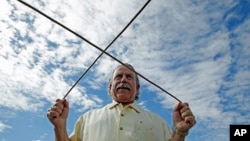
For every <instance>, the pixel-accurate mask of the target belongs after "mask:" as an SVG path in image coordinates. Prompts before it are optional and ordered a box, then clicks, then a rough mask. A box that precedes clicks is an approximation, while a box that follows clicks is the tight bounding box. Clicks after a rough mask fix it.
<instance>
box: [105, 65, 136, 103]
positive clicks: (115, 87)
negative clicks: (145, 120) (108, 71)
mask: <svg viewBox="0 0 250 141" xmlns="http://www.w3.org/2000/svg"><path fill="white" fill-rule="evenodd" d="M122 83H123V85H122ZM124 83H125V84H124ZM139 88H140V85H139V84H137V82H136V76H135V73H134V72H133V71H131V70H130V69H128V68H127V67H125V66H120V67H118V68H117V69H116V70H115V72H114V74H113V77H112V79H111V82H110V85H109V90H110V94H111V97H112V99H113V100H115V101H117V102H120V103H123V104H129V103H132V102H134V100H135V96H136V94H137V93H138V92H139Z"/></svg>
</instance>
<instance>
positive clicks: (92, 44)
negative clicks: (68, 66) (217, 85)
mask: <svg viewBox="0 0 250 141" xmlns="http://www.w3.org/2000/svg"><path fill="white" fill-rule="evenodd" d="M17 1H19V2H20V3H22V4H24V5H26V6H27V7H29V8H31V9H33V10H34V11H36V12H38V13H39V14H41V15H43V16H44V17H46V18H47V19H49V20H51V21H52V22H54V23H56V24H58V25H59V26H61V27H62V28H64V29H66V30H67V31H69V32H71V33H72V34H74V35H76V36H77V37H79V38H80V39H82V40H84V41H85V42H87V43H88V44H90V45H91V46H93V47H95V48H96V49H98V50H99V51H101V54H100V55H99V56H98V57H97V58H96V59H95V60H94V62H93V63H92V64H91V65H90V66H89V67H88V69H87V70H85V71H84V72H83V73H82V75H81V76H80V77H79V79H78V80H77V81H76V82H75V83H74V84H73V85H72V87H71V88H70V89H69V90H68V91H67V93H66V94H65V95H64V97H63V98H64V99H65V98H66V97H67V96H68V95H69V93H70V92H71V91H72V89H73V88H74V87H75V86H76V85H77V84H78V83H79V81H80V80H81V79H82V78H83V77H84V76H85V74H86V73H87V72H88V71H89V70H90V68H91V67H92V66H93V65H94V64H95V63H96V62H97V60H98V59H99V58H100V57H101V56H102V55H103V54H106V55H108V56H109V57H110V58H112V59H114V60H115V61H117V62H119V63H120V64H122V65H124V66H126V65H125V64H124V63H123V62H122V61H120V60H119V59H117V58H116V57H114V56H112V55H111V54H109V53H108V52H106V51H107V49H108V48H109V47H110V46H111V45H112V44H113V43H114V42H115V41H116V40H117V39H118V38H119V37H120V36H121V34H122V33H123V32H124V31H125V30H126V29H127V28H128V27H129V25H130V24H131V23H132V22H133V21H134V20H135V19H136V17H137V16H138V15H139V14H140V13H141V12H142V11H143V9H144V8H145V7H146V6H147V5H148V4H149V2H150V1H151V0H148V1H147V2H146V3H145V4H144V5H143V7H142V8H141V9H140V10H139V11H138V12H137V14H136V15H135V16H134V17H133V18H132V19H131V21H130V22H129V23H128V24H127V25H126V26H125V27H124V28H123V30H122V31H121V32H120V33H119V34H118V35H117V36H116V37H115V38H114V39H113V40H112V41H111V42H110V44H109V45H108V46H107V47H106V48H105V49H104V50H103V49H101V48H100V47H98V46H97V45H95V44H94V43H92V42H90V41H89V40H87V39H86V38H84V37H82V36H81V35H79V34H78V33H76V32H74V31H73V30H71V29H70V28H68V27H66V26H65V25H63V24H61V23H60V22H58V21H56V20H55V19H53V18H51V17H49V16H48V15H46V14H45V13H43V12H41V11H40V10H38V9H36V8H34V7H33V6H31V5H30V4H28V3H26V2H24V1H22V0H17ZM126 67H127V66H126ZM127 68H128V69H130V70H131V71H133V72H135V73H136V74H137V75H138V76H140V77H142V78H143V79H144V80H146V81H148V82H149V83H151V84H152V85H154V86H155V87H157V88H158V89H160V90H161V91H163V92H165V93H166V94H168V95H170V96H171V97H172V98H174V99H175V100H177V101H178V102H181V100H180V99H178V98H177V97H176V96H174V95H173V94H171V93H169V92H168V91H166V90H165V89H163V88H162V87H160V86H159V85H157V84H156V83H154V82H152V81H151V80H149V79H148V78H146V77H145V76H143V75H142V74H140V73H139V72H137V71H135V70H132V69H131V68H129V67H127Z"/></svg>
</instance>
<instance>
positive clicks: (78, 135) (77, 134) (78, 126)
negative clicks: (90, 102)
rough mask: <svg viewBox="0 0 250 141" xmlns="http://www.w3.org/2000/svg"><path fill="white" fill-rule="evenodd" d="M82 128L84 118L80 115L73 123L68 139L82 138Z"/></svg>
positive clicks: (76, 139) (75, 140)
mask: <svg viewBox="0 0 250 141" xmlns="http://www.w3.org/2000/svg"><path fill="white" fill-rule="evenodd" d="M83 128H84V119H83V116H80V117H79V118H78V120H77V121H76V123H75V126H74V130H73V132H72V133H71V134H70V136H69V140H70V141H81V140H82V133H83V132H81V131H82V130H83Z"/></svg>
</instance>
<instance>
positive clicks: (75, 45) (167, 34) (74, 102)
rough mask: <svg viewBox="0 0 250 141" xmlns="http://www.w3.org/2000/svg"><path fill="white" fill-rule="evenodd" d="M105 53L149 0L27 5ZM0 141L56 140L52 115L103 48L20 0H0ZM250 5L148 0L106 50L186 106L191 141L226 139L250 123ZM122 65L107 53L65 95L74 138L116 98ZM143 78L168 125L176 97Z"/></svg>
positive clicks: (145, 101)
mask: <svg viewBox="0 0 250 141" xmlns="http://www.w3.org/2000/svg"><path fill="white" fill-rule="evenodd" d="M25 1H26V2H27V3H29V4H31V5H33V6H34V7H36V8H38V9H39V10H41V11H43V12H44V13H46V14H48V15H49V16H51V17H53V18H55V19H56V20H57V21H59V22H61V23H63V24H64V25H66V26H68V27H69V28H71V29H72V30H74V31H75V32H77V33H79V34H80V35H82V36H83V37H85V38H87V39H88V40H90V41H91V42H93V43H95V44H96V45H98V46H99V47H101V48H102V49H104V48H105V47H106V46H107V45H108V44H109V42H111V40H112V39H113V38H114V37H115V36H116V35H117V34H118V33H119V32H120V31H121V30H122V28H123V27H124V26H125V25H126V24H127V23H128V22H129V21H130V19H131V18H132V17H133V16H134V14H135V13H136V12H137V11H138V10H139V9H140V8H141V6H142V5H143V4H144V3H145V2H146V1H144V0H143V1H142V0H140V1H139V0H130V1H123V0H116V1H111V0H105V1H98V0H85V1H81V0H74V1H66V0H54V1H40V0H25ZM0 5H1V8H0V9H1V10H0V64H1V67H0V79H1V81H0V87H1V89H0V97H1V100H0V141H16V140H23V141H50V140H53V139H54V134H53V127H52V125H51V124H50V123H49V122H48V120H47V118H46V112H47V109H48V108H49V107H50V105H51V104H52V103H53V102H54V101H55V100H56V98H62V97H63V96H64V94H65V93H66V92H67V91H68V89H69V88H70V87H71V86H72V85H73V83H74V82H75V81H76V80H77V78H78V77H79V76H80V75H81V73H82V72H83V71H85V70H86V69H87V68H88V67H89V66H90V64H91V63H92V62H93V61H94V59H95V58H96V57H97V56H98V55H99V54H100V51H98V50H97V49H95V48H93V47H92V46H90V45H88V44H87V43H86V42H84V41H82V40H81V39H79V38H78V37H76V36H75V35H72V34H71V33H69V32H68V31H66V30H64V29H63V28H61V27H60V26H58V25H56V24H55V23H52V22H51V21H49V20H48V19H46V18H45V17H43V16H42V15H39V14H38V13H36V12H35V11H33V10H31V9H30V8H28V7H26V6H24V5H22V4H21V3H19V2H17V1H15V0H0ZM249 7H250V2H249V1H247V0H227V1H223V0H221V1H218V0H209V1H208V0H207V1H199V0H197V1H194V0H186V1H183V0H152V1H151V2H150V3H149V5H148V6H147V7H146V8H145V10H144V11H143V12H142V13H141V14H140V15H139V17H138V18H137V19H136V20H135V21H134V22H133V24H132V25H131V26H130V27H129V28H128V29H127V30H126V31H125V32H124V34H123V35H122V36H121V37H120V38H119V39H118V40H117V41H116V42H115V43H114V44H113V45H112V46H111V47H110V48H109V49H108V52H109V53H111V54H112V55H113V56H115V57H116V58H118V59H120V60H121V61H122V62H129V63H131V64H133V65H134V66H135V68H136V70H137V71H138V72H139V73H141V74H143V75H144V76H145V77H147V78H148V79H150V80H151V81H153V82H155V83H156V84H158V85H160V86H161V87H162V88H164V89H165V90H167V91H169V92H170V93H172V94H173V95H175V96H176V97H178V98H179V99H181V100H182V101H185V102H189V104H190V106H191V108H192V109H193V112H194V114H195V116H196V118H197V124H196V126H195V127H194V128H192V129H191V131H190V134H189V136H188V137H187V138H186V141H201V140H202V141H218V140H220V141H228V140H229V125H230V124H250V118H249V117H250V112H249V107H250V97H249V91H250V75H249V72H250V63H249V58H250V40H249V39H250V34H249V33H250V9H249ZM117 64H118V63H117V62H116V61H114V60H112V59H111V58H110V57H108V56H106V55H103V56H102V57H101V58H100V59H99V60H98V62H97V63H96V64H95V65H94V66H93V67H92V68H91V70H90V71H89V72H88V73H87V75H86V76H85V77H84V78H83V79H82V80H81V81H80V82H79V85H77V86H76V87H75V88H74V89H73V91H72V92H71V93H70V95H69V96H68V97H67V99H68V101H69V102H70V106H71V109H70V115H69V119H68V132H69V133H70V132H71V131H72V128H73V125H74V122H75V121H76V119H77V118H78V117H79V116H80V115H81V114H83V113H84V112H86V111H88V110H90V109H94V108H99V107H102V106H103V105H105V104H107V103H109V102H110V101H111V99H110V97H109V96H108V94H107V89H106V88H107V81H108V78H109V76H110V73H111V71H112V69H113V68H114V67H115V66H116V65H117ZM140 80H141V93H140V99H139V101H137V103H138V104H139V105H141V106H142V107H144V108H145V109H147V110H150V111H152V112H155V113H157V114H159V115H161V116H162V117H163V118H164V119H165V120H166V122H167V123H168V125H169V126H170V127H171V126H172V122H171V121H172V110H173V107H174V105H175V104H177V101H176V100H175V99H173V98H172V97H170V96H168V95H166V94H165V93H163V92H162V91H160V90H159V89H158V88H156V87H154V86H153V85H151V84H149V83H148V82H147V81H145V80H143V79H140Z"/></svg>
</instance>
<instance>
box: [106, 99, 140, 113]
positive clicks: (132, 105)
mask: <svg viewBox="0 0 250 141" xmlns="http://www.w3.org/2000/svg"><path fill="white" fill-rule="evenodd" d="M119 104H121V103H118V102H116V101H114V100H113V101H112V103H111V104H110V105H109V109H112V108H115V107H116V106H118V105H119ZM125 107H128V108H131V109H134V110H135V111H136V112H137V113H140V108H139V107H138V106H137V105H136V104H135V103H131V104H129V105H126V106H125Z"/></svg>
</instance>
